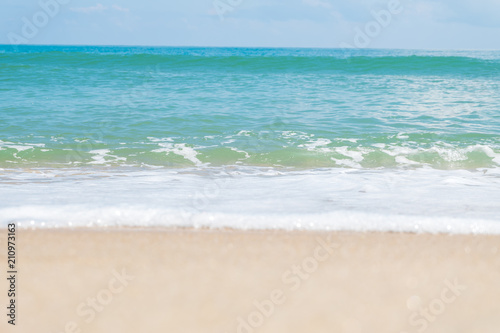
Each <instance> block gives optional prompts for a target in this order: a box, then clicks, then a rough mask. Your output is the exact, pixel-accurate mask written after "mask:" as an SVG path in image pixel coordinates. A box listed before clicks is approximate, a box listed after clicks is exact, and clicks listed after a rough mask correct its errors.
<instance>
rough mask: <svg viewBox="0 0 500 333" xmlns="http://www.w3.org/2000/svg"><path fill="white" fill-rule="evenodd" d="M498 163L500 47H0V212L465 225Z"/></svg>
mask: <svg viewBox="0 0 500 333" xmlns="http://www.w3.org/2000/svg"><path fill="white" fill-rule="evenodd" d="M499 170H500V52H495V51H489V52H483V51H409V50H340V49H337V50H335V49H332V50H327V49H260V48H254V49H246V48H175V47H168V48H159V47H158V48H153V47H151V48H146V47H92V46H78V47H77V46H73V47H69V46H67V47H66V46H19V47H18V48H17V49H14V48H12V47H11V46H0V171H1V174H0V188H1V189H2V194H0V199H2V203H0V219H1V220H2V221H4V222H6V221H11V220H19V221H30V222H32V223H33V224H34V225H38V224H41V223H44V224H48V225H50V224H54V225H56V224H57V225H60V224H61V223H62V224H64V223H67V222H68V223H69V222H71V221H75V224H96V223H101V222H102V223H103V224H106V223H107V224H110V223H116V224H130V223H132V224H137V223H139V222H137V221H138V220H141V221H142V222H141V223H142V224H159V225H192V224H200V225H209V226H212V225H213V226H218V225H230V226H234V227H239V226H241V225H245V226H246V227H252V226H254V227H257V225H254V224H252V223H250V222H248V221H250V220H257V216H258V217H259V219H260V220H261V221H266V222H262V224H261V225H259V226H258V227H298V226H299V227H300V226H303V225H304V222H300V221H303V220H304V221H306V222H305V224H306V225H309V226H311V224H312V226H311V227H316V226H317V224H318V223H316V222H315V221H320V220H321V221H323V220H324V221H323V222H321V223H319V224H320V225H321V228H328V227H332V228H343V227H346V228H349V226H351V227H352V226H353V225H358V226H359V225H363V227H359V228H361V229H362V228H372V229H373V227H374V226H375V225H376V226H377V228H380V229H398V222H397V220H398V219H399V220H401V221H410V222H408V223H407V224H406V225H405V224H404V222H401V223H400V224H399V225H401V226H404V227H402V229H405V230H406V229H412V230H413V229H414V228H416V229H418V228H419V223H423V222H421V221H424V220H425V219H428V224H429V225H431V226H432V227H427V229H429V230H451V229H453V225H459V223H458V222H456V221H455V220H453V219H465V220H463V221H462V220H460V221H461V222H460V223H462V225H463V226H468V227H470V228H472V227H471V226H474V225H475V226H476V227H477V226H480V225H484V224H480V221H488V223H490V222H492V221H497V220H499V219H500V218H499V217H500V207H499V206H500V205H499V204H498V202H500V200H499V199H500V194H499V192H500V178H499V174H500V171H499ZM341 180H342V181H341ZM179 184H180V185H179ZM221 184H225V185H221ZM207 186H208V188H212V190H207ZM207 191H208V192H207ZM210 191H211V192H210ZM47 193H50V195H44V194H47ZM207 193H208V194H207ZM249 193H253V195H252V196H249ZM455 196H456V198H455ZM146 197H150V198H149V199H147V200H146V199H145V198H146ZM419 198H420V199H419ZM186 210H187V211H188V213H186ZM388 211H389V212H390V213H391V214H392V215H390V216H392V217H388V215H387V214H388ZM115 213H117V214H118V215H117V216H115V215H113V214H115ZM110 214H111V215H110ZM148 214H150V215H148ZM228 214H233V215H228ZM235 214H236V215H235ZM286 214H289V215H286ZM290 214H291V215H290ZM317 214H323V215H321V216H323V218H321V217H319V216H318V215H317ZM325 214H326V215H325ZM329 214H330V215H329ZM332 214H333V215H332ZM335 214H337V215H338V217H337V219H338V220H342V219H344V220H349V219H351V220H352V221H354V222H352V223H353V224H345V223H340V222H331V221H332V219H333V220H335V218H333V217H332V216H334V215H335ZM339 214H340V215H339ZM366 214H368V215H369V216H368V215H366ZM374 214H376V216H377V217H375V215H374ZM377 214H378V215H377ZM2 215H3V216H2ZM337 215H335V216H337ZM365 215H366V216H365ZM403 215H404V216H405V218H406V220H405V218H403V217H402V216H403ZM110 216H111V217H110ZM186 216H188V218H186ZM193 216H194V217H193ZM278 217H279V218H281V219H282V220H283V221H282V222H279V223H278V222H276V221H278ZM193 219H194V220H196V219H199V223H198V222H195V221H194V220H193ZM439 219H441V220H439ZM443 219H447V220H446V221H447V222H443V221H444V220H443ZM449 219H451V220H449ZM299 220H300V221H299ZM384 220H386V221H389V220H390V221H392V222H390V223H385V224H384V222H383V221H384ZM448 220H449V221H448ZM452 220H453V221H455V222H453V221H452ZM221 221H224V222H221ZM237 221H240V222H237ZM242 221H247V222H242ZM356 221H357V222H356ZM370 221H372V222H373V223H372V222H370ZM419 221H420V222H419ZM426 221H427V220H426ZM440 221H441V222H440ZM450 221H452V222H450ZM315 223H316V224H315ZM356 223H357V224H356ZM391 223H392V224H391ZM426 223H427V222H426ZM453 223H455V224H453ZM450 225H451V227H450ZM493 225H494V226H495V227H494V228H496V227H497V225H496V224H493ZM370 226H371V227H370ZM436 226H439V227H436ZM450 228H451V229H450ZM464 228H466V227H464ZM470 228H469V229H467V228H466V229H463V230H465V231H467V232H469V231H471V230H472V229H470ZM478 228H479V227H478ZM424 229H425V228H424ZM483 229H484V230H490V231H492V230H493V229H491V228H489V229H488V228H486V229H485V228H483ZM483 229H481V230H483ZM474 230H475V229H474ZM474 230H472V231H474Z"/></svg>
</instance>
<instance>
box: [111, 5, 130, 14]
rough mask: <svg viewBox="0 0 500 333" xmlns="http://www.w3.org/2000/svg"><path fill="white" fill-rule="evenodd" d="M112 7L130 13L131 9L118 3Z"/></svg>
mask: <svg viewBox="0 0 500 333" xmlns="http://www.w3.org/2000/svg"><path fill="white" fill-rule="evenodd" d="M112 8H113V9H114V10H117V11H119V12H124V13H128V12H129V11H130V9H128V8H123V7H120V6H118V5H113V6H112Z"/></svg>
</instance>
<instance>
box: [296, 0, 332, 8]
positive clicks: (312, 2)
mask: <svg viewBox="0 0 500 333" xmlns="http://www.w3.org/2000/svg"><path fill="white" fill-rule="evenodd" d="M302 3H304V4H306V5H308V6H311V7H323V8H332V5H331V4H329V3H328V2H326V1H321V0H302Z"/></svg>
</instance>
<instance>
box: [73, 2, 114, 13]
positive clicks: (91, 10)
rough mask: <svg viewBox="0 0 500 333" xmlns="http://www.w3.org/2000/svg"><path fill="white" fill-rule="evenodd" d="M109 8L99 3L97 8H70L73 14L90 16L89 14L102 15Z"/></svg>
mask: <svg viewBox="0 0 500 333" xmlns="http://www.w3.org/2000/svg"><path fill="white" fill-rule="evenodd" d="M107 9H108V7H106V6H103V5H102V4H100V3H98V4H97V5H95V6H90V7H78V8H70V10H71V11H72V12H77V13H84V14H89V13H95V12H97V13H100V12H103V11H105V10H107Z"/></svg>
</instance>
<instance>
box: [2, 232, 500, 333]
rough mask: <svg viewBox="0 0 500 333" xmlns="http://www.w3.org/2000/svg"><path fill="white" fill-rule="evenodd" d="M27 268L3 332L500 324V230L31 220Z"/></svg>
mask: <svg viewBox="0 0 500 333" xmlns="http://www.w3.org/2000/svg"><path fill="white" fill-rule="evenodd" d="M0 248H1V251H0V261H1V262H2V263H5V262H6V240H5V232H2V233H1V246H0ZM2 267H3V269H2V270H3V271H4V272H3V275H5V274H6V273H5V270H6V265H2ZM18 269H19V274H18V281H17V282H18V285H17V288H18V293H19V297H18V299H17V303H18V308H17V325H16V326H15V327H14V328H13V327H12V326H11V325H7V323H6V321H7V319H8V318H7V316H6V315H5V313H6V312H7V311H6V309H5V307H4V306H2V308H3V309H4V310H3V311H2V312H3V313H4V314H3V315H2V318H3V319H2V322H1V323H0V331H1V332H29V333H34V332H36V333H45V332H47V333H60V332H94V333H99V332H107V333H109V332H120V333H128V332H134V333H137V332H148V333H149V332H217V333H225V332H245V333H249V332H273V333H279V332H283V333H285V332H286V333H294V332H300V333H304V332H314V333H319V332H328V333H333V332H362V333H366V332H384V333H387V332H389V333H391V332H394V333H399V332H408V333H410V332H429V333H430V332H439V333H446V332H453V333H458V332H466V333H474V332H478V333H489V332H491V333H498V332H500V236H461V235H456V236H450V235H428V234H420V235H418V234H396V233H366V234H362V233H313V232H284V231H280V232H244V231H199V230H198V231H193V230H130V229H129V230H116V229H114V230H106V231H103V230H101V231H88V230H87V231H82V230H79V231H78V230H73V231H71V230H66V231H50V230H35V231H28V230H21V231H18ZM132 277H133V278H132ZM0 288H1V289H0V294H1V295H2V296H1V300H2V304H4V305H5V304H6V302H7V297H6V292H7V289H8V286H7V281H6V279H5V278H2V282H1V283H0Z"/></svg>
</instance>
